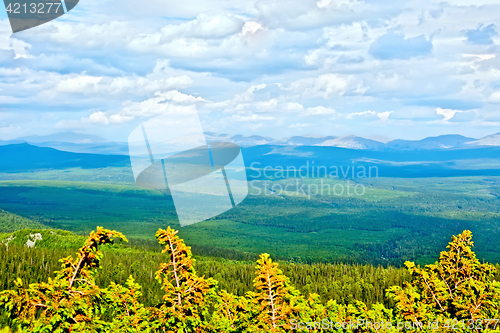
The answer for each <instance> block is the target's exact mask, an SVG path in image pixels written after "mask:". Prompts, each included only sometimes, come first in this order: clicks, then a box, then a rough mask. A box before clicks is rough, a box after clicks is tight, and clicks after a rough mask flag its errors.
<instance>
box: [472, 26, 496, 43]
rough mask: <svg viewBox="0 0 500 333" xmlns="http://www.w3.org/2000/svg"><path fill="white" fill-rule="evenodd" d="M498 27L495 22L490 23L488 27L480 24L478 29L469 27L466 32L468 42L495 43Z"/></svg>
mask: <svg viewBox="0 0 500 333" xmlns="http://www.w3.org/2000/svg"><path fill="white" fill-rule="evenodd" d="M496 28H497V26H496V25H495V24H490V25H488V26H486V27H485V26H483V25H482V24H480V25H479V26H478V27H477V28H476V29H469V30H466V31H465V32H464V33H465V36H466V37H467V42H469V43H470V44H474V45H491V44H493V37H496V36H497V35H498V32H497V31H496Z"/></svg>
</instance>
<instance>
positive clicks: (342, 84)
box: [290, 73, 349, 98]
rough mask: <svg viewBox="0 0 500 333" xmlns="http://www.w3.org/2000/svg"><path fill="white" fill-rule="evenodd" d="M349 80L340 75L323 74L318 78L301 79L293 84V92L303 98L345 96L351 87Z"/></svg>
mask: <svg viewBox="0 0 500 333" xmlns="http://www.w3.org/2000/svg"><path fill="white" fill-rule="evenodd" d="M348 81H349V78H348V77H346V76H344V75H339V74H334V73H331V74H323V75H320V76H318V77H316V78H307V79H300V80H297V81H295V82H293V83H292V84H291V87H290V88H291V90H292V91H293V92H295V93H299V94H301V95H303V96H308V97H313V96H321V97H323V98H330V97H332V96H336V95H343V94H344V93H345V92H346V90H347V89H348V87H349V82H348Z"/></svg>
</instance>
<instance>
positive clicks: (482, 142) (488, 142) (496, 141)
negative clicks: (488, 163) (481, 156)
mask: <svg viewBox="0 0 500 333" xmlns="http://www.w3.org/2000/svg"><path fill="white" fill-rule="evenodd" d="M467 145H470V146H500V133H497V134H492V135H488V136H485V137H484V138H482V139H479V140H475V141H470V142H467Z"/></svg>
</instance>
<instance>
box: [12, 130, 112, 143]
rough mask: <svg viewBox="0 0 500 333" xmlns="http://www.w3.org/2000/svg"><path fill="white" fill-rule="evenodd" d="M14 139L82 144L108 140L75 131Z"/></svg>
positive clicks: (29, 141) (31, 141) (32, 141)
mask: <svg viewBox="0 0 500 333" xmlns="http://www.w3.org/2000/svg"><path fill="white" fill-rule="evenodd" d="M15 140H16V141H21V142H28V143H42V142H66V143H82V144H83V143H95V142H106V141H108V140H106V139H104V138H101V137H100V136H97V135H90V134H82V133H75V132H63V133H54V134H50V135H31V136H25V137H21V138H17V139H15Z"/></svg>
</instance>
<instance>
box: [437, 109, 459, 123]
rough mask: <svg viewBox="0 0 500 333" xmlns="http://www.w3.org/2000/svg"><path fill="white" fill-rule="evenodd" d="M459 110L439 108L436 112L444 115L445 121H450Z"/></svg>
mask: <svg viewBox="0 0 500 333" xmlns="http://www.w3.org/2000/svg"><path fill="white" fill-rule="evenodd" d="M457 112H458V110H452V109H441V108H437V109H436V113H437V114H438V115H440V116H442V117H443V121H448V120H450V119H451V118H453V117H454V116H455V114H456V113H457Z"/></svg>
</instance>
